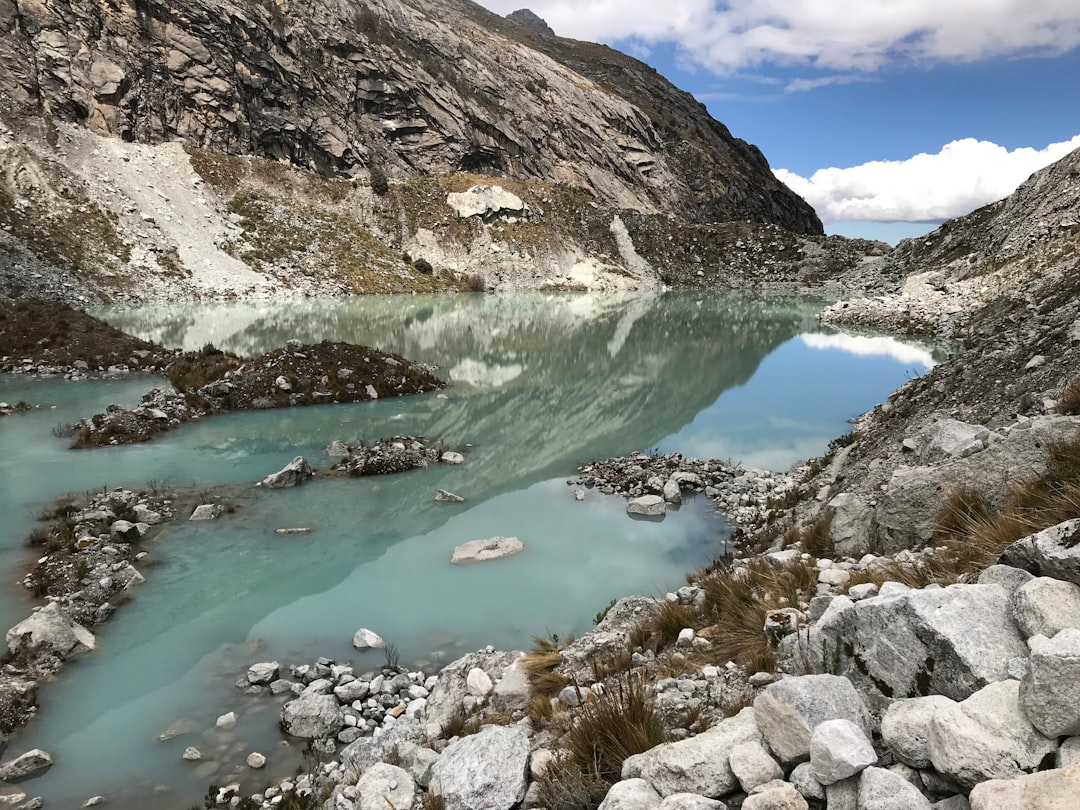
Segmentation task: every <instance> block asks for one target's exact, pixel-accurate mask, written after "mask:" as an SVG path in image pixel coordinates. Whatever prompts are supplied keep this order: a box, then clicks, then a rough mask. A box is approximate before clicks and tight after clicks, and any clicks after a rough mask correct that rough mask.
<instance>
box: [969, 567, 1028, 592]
mask: <svg viewBox="0 0 1080 810" xmlns="http://www.w3.org/2000/svg"><path fill="white" fill-rule="evenodd" d="M1034 578H1035V576H1034V575H1033V574H1029V573H1028V572H1027V571H1025V570H1024V569H1022V568H1013V567H1012V566H1011V565H991V566H989V567H988V568H986V569H985V570H984V571H983V572H982V573H981V574H979V584H980V585H1000V586H1001V587H1002V588H1004V589H1005V590H1006V591H1008V592H1009V594H1010V595H1011V594H1013V593H1015V592H1016V589H1017V588H1019V587H1020V586H1021V585H1023V584H1024V583H1025V582H1030V581H1031V580H1033V579H1034Z"/></svg>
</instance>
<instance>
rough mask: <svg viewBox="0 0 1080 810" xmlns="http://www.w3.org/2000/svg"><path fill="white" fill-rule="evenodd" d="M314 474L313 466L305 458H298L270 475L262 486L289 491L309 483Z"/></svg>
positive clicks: (263, 481)
mask: <svg viewBox="0 0 1080 810" xmlns="http://www.w3.org/2000/svg"><path fill="white" fill-rule="evenodd" d="M312 475H314V473H313V472H312V471H311V465H310V464H308V463H307V460H306V459H305V458H304V457H303V456H297V457H296V458H294V459H293V460H292V461H290V462H289V463H288V464H286V465H285V466H284V467H282V468H281V469H280V470H278V471H277V472H276V473H270V475H268V476H266V478H264V479H263V480H262V485H263V486H264V487H267V488H269V489H287V488H289V487H295V486H298V485H299V484H302V483H304V482H305V481H307V480H308V479H309V478H311V476H312Z"/></svg>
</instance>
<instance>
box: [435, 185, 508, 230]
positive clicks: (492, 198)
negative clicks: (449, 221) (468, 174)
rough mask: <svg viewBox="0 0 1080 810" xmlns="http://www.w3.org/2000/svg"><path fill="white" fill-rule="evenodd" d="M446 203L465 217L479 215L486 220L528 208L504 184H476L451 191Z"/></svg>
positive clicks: (460, 215)
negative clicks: (457, 190) (468, 187)
mask: <svg viewBox="0 0 1080 810" xmlns="http://www.w3.org/2000/svg"><path fill="white" fill-rule="evenodd" d="M446 204H447V205H449V206H450V207H451V208H453V209H454V210H455V211H457V214H458V216H459V217H461V218H463V219H464V218H467V217H476V216H478V217H480V218H481V219H482V220H484V221H485V222H487V221H490V220H492V219H495V218H497V217H499V216H513V215H518V214H521V213H523V212H524V211H526V210H527V209H528V206H527V205H526V204H525V203H524V202H522V200H521V198H520V197H518V196H517V195H516V194H513V193H511V192H509V191H507V190H506V189H504V188H503V187H502V186H495V185H488V184H483V185H476V186H473V187H472V188H470V189H468V190H467V191H462V192H451V193H450V194H447V195H446Z"/></svg>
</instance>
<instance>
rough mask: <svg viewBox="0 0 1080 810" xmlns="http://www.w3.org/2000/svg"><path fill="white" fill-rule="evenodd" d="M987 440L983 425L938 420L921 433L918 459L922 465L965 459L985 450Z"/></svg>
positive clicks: (987, 430) (988, 438)
mask: <svg viewBox="0 0 1080 810" xmlns="http://www.w3.org/2000/svg"><path fill="white" fill-rule="evenodd" d="M989 440H990V430H989V428H987V427H985V426H983V425H970V424H968V423H966V422H958V421H957V420H955V419H940V420H938V421H937V422H934V423H933V424H932V425H931V426H930V427H929V428H928V429H927V430H926V431H925V432H924V433H923V441H922V452H920V454H919V458H920V461H922V463H923V464H937V463H939V462H942V461H948V460H950V459H956V458H965V457H966V456H970V455H972V454H974V453H978V452H979V451H980V450H985V449H986V446H987V444H988V443H989Z"/></svg>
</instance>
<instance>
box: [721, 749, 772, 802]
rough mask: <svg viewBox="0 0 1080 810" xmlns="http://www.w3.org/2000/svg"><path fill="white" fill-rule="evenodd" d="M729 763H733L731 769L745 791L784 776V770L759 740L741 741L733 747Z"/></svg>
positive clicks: (747, 791) (748, 791)
mask: <svg viewBox="0 0 1080 810" xmlns="http://www.w3.org/2000/svg"><path fill="white" fill-rule="evenodd" d="M728 764H730V765H731V771H732V773H734V774H735V778H736V779H738V780H739V785H740V787H742V789H743V792H744V793H750V792H751V791H753V789H754V788H756V787H757V786H758V785H764V784H765V783H766V782H771V781H772V780H773V779H783V778H784V771H783V770H782V769H781V768H780V766H779V765H778V764H777V762H776V760H775V759H773V758H772V757H771V756H770V755H769V752H768V751H766V750H765V746H764V745H762V744H761V743H760V742H758V741H757V740H752V741H750V742H744V743H740V744H739V745H736V746H735V747H734V748H732V749H731V756H730V757H729V758H728Z"/></svg>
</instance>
